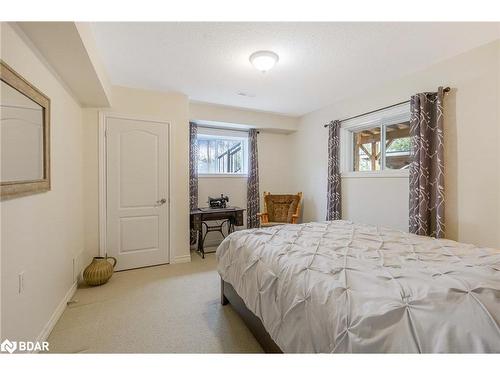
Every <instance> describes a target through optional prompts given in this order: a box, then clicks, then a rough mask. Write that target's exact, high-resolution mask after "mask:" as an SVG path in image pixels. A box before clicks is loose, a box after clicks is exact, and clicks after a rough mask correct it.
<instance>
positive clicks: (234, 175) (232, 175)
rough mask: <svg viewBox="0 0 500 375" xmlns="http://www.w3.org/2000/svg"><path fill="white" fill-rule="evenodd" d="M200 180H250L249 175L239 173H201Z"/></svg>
mask: <svg viewBox="0 0 500 375" xmlns="http://www.w3.org/2000/svg"><path fill="white" fill-rule="evenodd" d="M198 178H248V175H247V174H238V173H200V174H198Z"/></svg>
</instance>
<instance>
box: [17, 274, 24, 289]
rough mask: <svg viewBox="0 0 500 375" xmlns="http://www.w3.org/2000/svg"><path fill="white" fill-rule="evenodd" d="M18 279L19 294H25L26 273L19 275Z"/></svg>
mask: <svg viewBox="0 0 500 375" xmlns="http://www.w3.org/2000/svg"><path fill="white" fill-rule="evenodd" d="M17 278H18V292H19V294H22V293H23V292H24V271H23V272H21V273H19V275H17Z"/></svg>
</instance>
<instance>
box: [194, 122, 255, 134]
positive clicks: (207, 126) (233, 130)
mask: <svg viewBox="0 0 500 375" xmlns="http://www.w3.org/2000/svg"><path fill="white" fill-rule="evenodd" d="M195 124H196V125H197V126H198V127H199V128H203V129H217V130H227V131H231V132H240V133H248V131H249V130H250V129H252V128H248V129H241V128H231V127H223V126H211V125H204V124H197V123H196V122H195ZM257 134H260V131H259V130H257Z"/></svg>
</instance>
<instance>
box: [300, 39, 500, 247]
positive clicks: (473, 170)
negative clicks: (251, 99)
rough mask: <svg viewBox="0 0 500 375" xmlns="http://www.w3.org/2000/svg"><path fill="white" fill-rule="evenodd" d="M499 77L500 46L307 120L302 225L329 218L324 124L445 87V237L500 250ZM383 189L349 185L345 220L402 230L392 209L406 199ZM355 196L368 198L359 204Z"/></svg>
mask: <svg viewBox="0 0 500 375" xmlns="http://www.w3.org/2000/svg"><path fill="white" fill-rule="evenodd" d="M499 70H500V41H497V42H494V43H490V44H488V45H485V46H482V47H480V48H476V49H474V50H471V51H469V52H466V53H464V54H461V55H459V56H456V57H454V58H451V59H448V60H446V61H443V62H440V63H438V64H435V65H433V66H431V67H429V68H427V69H425V70H423V71H420V72H417V73H415V74H412V75H410V76H407V77H403V78H401V79H399V80H397V81H395V82H389V83H387V84H386V85H384V86H382V87H378V88H374V89H373V90H368V91H365V92H364V93H362V94H360V95H359V96H356V97H352V98H348V99H345V100H342V101H339V102H336V103H334V104H332V105H331V106H328V107H326V108H323V109H320V110H317V111H315V112H312V113H309V114H307V115H305V116H303V117H302V118H301V120H300V124H299V126H298V131H297V132H296V133H294V134H293V135H292V138H293V139H294V147H295V150H296V153H295V154H294V155H295V156H296V157H295V161H294V163H295V165H296V166H297V169H296V170H297V173H296V174H295V178H294V183H293V184H294V187H295V190H303V191H304V195H305V197H304V220H305V221H310V220H324V218H325V214H326V174H327V137H328V135H327V129H325V128H323V124H325V123H327V122H329V121H331V120H334V119H342V118H346V117H349V116H352V115H357V114H360V113H363V112H367V111H370V110H373V109H376V108H380V107H384V106H387V105H390V104H392V103H398V102H401V101H404V100H407V99H409V97H410V96H411V95H412V94H414V93H416V92H420V91H435V90H436V89H437V87H438V86H440V85H443V86H450V87H451V88H452V91H451V92H450V93H449V94H447V97H446V100H445V111H446V115H445V116H446V117H445V123H444V128H445V168H446V173H445V185H446V186H445V189H446V213H445V214H446V225H447V229H446V236H447V237H448V238H451V239H456V240H459V241H462V242H471V243H476V244H479V245H482V246H494V247H498V248H500V231H499V228H500V210H499V207H500V158H499V153H498V144H500V115H499V105H498V103H499V96H500V93H499V91H500V89H499V86H500V84H499V82H500V79H499V75H500V72H499ZM353 84H356V81H355V78H354V77H353ZM386 182H388V181H384V182H382V181H380V180H378V179H369V178H360V179H357V180H354V179H353V180H349V181H345V180H344V181H343V187H344V193H343V200H344V202H343V208H344V213H345V214H344V217H345V218H346V219H355V220H359V221H365V220H366V221H369V222H370V223H372V224H381V225H392V226H398V227H404V226H405V223H406V221H407V217H406V216H407V213H406V212H405V211H406V208H405V210H402V209H401V210H399V209H398V210H395V207H394V206H398V207H400V208H403V207H405V205H407V202H406V200H407V191H406V190H405V188H404V186H403V184H402V183H399V182H398V185H399V188H398V187H397V186H396V185H393V188H392V189H382V188H381V184H382V183H386ZM356 191H357V192H361V191H364V192H366V193H365V194H364V195H359V196H358V195H356V194H354V192H356ZM369 192H374V193H373V194H372V193H369ZM375 192H376V193H375ZM368 195H370V196H368ZM366 210H367V211H368V212H369V213H367V212H363V211H366ZM375 212H376V213H375Z"/></svg>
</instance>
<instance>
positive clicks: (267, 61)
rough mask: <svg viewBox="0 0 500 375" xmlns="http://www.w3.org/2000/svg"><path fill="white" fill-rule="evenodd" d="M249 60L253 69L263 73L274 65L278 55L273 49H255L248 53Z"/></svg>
mask: <svg viewBox="0 0 500 375" xmlns="http://www.w3.org/2000/svg"><path fill="white" fill-rule="evenodd" d="M249 60H250V62H251V63H252V65H253V66H254V67H255V69H257V70H260V71H261V72H262V73H265V72H267V71H269V70H271V69H272V68H273V67H274V65H276V63H277V62H278V61H279V56H278V55H277V54H276V53H274V52H273V51H257V52H254V53H252V54H251V55H250V59H249Z"/></svg>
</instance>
